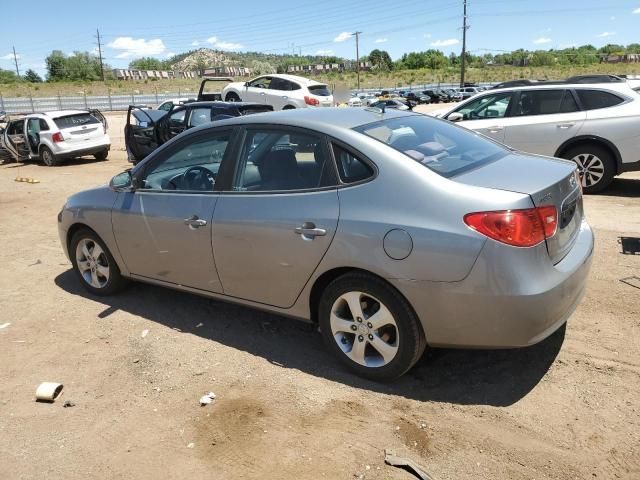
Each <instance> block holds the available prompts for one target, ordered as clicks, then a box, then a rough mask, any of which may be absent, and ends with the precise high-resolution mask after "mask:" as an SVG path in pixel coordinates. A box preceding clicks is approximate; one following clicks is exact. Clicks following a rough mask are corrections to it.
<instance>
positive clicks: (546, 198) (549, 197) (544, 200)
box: [538, 193, 553, 203]
mask: <svg viewBox="0 0 640 480" xmlns="http://www.w3.org/2000/svg"><path fill="white" fill-rule="evenodd" d="M552 199H553V195H551V194H550V193H547V194H546V195H545V196H544V197H542V198H541V199H540V201H539V202H538V203H546V202H551V200H552Z"/></svg>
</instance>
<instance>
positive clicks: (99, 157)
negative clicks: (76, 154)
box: [93, 148, 109, 161]
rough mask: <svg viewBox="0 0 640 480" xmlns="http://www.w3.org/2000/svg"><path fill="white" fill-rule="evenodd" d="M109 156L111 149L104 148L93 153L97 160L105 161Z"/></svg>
mask: <svg viewBox="0 0 640 480" xmlns="http://www.w3.org/2000/svg"><path fill="white" fill-rule="evenodd" d="M108 156H109V149H108V148H105V149H104V150H102V151H100V152H98V153H95V154H94V155H93V158H95V159H96V160H99V161H104V160H106V159H107V157H108Z"/></svg>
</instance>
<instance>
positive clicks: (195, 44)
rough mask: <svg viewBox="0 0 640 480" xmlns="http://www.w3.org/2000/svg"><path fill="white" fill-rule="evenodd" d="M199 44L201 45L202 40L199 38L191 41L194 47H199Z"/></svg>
mask: <svg viewBox="0 0 640 480" xmlns="http://www.w3.org/2000/svg"><path fill="white" fill-rule="evenodd" d="M198 45H200V42H199V41H198V40H194V41H193V42H191V46H193V47H197V46H198Z"/></svg>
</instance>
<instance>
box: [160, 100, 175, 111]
mask: <svg viewBox="0 0 640 480" xmlns="http://www.w3.org/2000/svg"><path fill="white" fill-rule="evenodd" d="M171 107H173V102H164V103H163V104H162V105H160V106H159V107H158V110H164V111H165V112H168V111H169V110H171Z"/></svg>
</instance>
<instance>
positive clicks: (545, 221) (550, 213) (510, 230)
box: [464, 206, 558, 247]
mask: <svg viewBox="0 0 640 480" xmlns="http://www.w3.org/2000/svg"><path fill="white" fill-rule="evenodd" d="M464 223H466V224H467V225H468V226H469V227H471V228H473V229H474V230H476V231H477V232H479V233H481V234H483V235H486V236H487V237H489V238H492V239H494V240H497V241H498V242H502V243H506V244H507V245H513V246H515V247H533V246H534V245H537V244H539V243H540V242H542V241H544V239H545V238H549V237H552V236H553V235H555V233H556V228H557V227H558V211H557V210H556V207H554V206H546V207H538V208H527V209H523V210H502V211H497V212H477V213H469V214H467V215H465V216H464Z"/></svg>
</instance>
